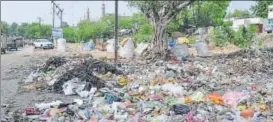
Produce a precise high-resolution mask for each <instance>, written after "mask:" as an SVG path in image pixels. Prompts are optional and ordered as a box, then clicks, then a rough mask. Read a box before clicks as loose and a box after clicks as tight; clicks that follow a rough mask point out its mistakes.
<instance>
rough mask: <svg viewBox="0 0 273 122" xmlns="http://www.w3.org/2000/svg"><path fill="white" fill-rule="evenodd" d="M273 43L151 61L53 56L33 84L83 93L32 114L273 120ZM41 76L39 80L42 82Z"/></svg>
mask: <svg viewBox="0 0 273 122" xmlns="http://www.w3.org/2000/svg"><path fill="white" fill-rule="evenodd" d="M272 57H273V50H272V49H268V50H260V51H258V52H257V51H239V52H236V53H233V54H229V55H221V56H214V57H210V58H196V57H187V58H186V59H183V60H179V61H174V60H170V61H168V62H163V61H158V62H154V63H151V64H137V63H133V62H130V63H118V64H112V63H111V62H103V61H100V60H97V59H94V58H92V57H84V58H83V57H80V58H79V57H77V58H71V57H51V58H49V60H48V61H46V63H45V65H43V66H42V68H40V69H38V70H37V71H34V72H32V73H31V74H30V75H29V77H28V78H27V79H26V85H25V86H24V87H25V88H26V89H30V88H31V89H35V90H37V89H41V90H43V89H49V90H51V91H52V92H56V93H60V94H64V95H67V97H69V96H71V95H74V96H75V95H77V96H78V97H79V98H78V99H75V100H74V102H71V103H69V102H66V101H52V102H51V103H37V104H35V106H33V107H31V108H25V111H24V113H23V114H22V118H23V119H24V120H25V121H26V120H27V121H32V122H35V121H37V122H38V121H47V122H185V121H186V122H250V121H251V122H252V121H253V122H270V121H273V82H272V81H273V78H272V77H273V74H272V73H273V72H272V71H273V64H272V63H273V61H272V60H273V58H272ZM37 84H39V85H37Z"/></svg>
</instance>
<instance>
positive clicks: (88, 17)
mask: <svg viewBox="0 0 273 122" xmlns="http://www.w3.org/2000/svg"><path fill="white" fill-rule="evenodd" d="M86 14H87V15H86V16H87V18H86V19H87V20H90V16H89V15H90V14H89V8H87V12H86Z"/></svg>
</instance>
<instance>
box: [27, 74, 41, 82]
mask: <svg viewBox="0 0 273 122" xmlns="http://www.w3.org/2000/svg"><path fill="white" fill-rule="evenodd" d="M38 76H39V73H38V72H37V71H34V72H31V73H30V74H29V76H28V77H27V79H26V80H25V83H32V82H33V80H34V79H35V78H37V77H38Z"/></svg>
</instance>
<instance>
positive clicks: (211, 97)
mask: <svg viewBox="0 0 273 122" xmlns="http://www.w3.org/2000/svg"><path fill="white" fill-rule="evenodd" d="M207 98H208V99H209V100H211V101H212V102H213V103H215V104H224V99H223V98H222V96H221V95H219V94H217V93H211V94H209V95H208V96H207Z"/></svg>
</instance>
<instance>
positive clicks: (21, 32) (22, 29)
mask: <svg viewBox="0 0 273 122" xmlns="http://www.w3.org/2000/svg"><path fill="white" fill-rule="evenodd" d="M28 26H29V25H28V23H22V24H21V25H19V26H18V27H17V28H16V31H17V35H18V36H23V37H26V34H27V30H28Z"/></svg>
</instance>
